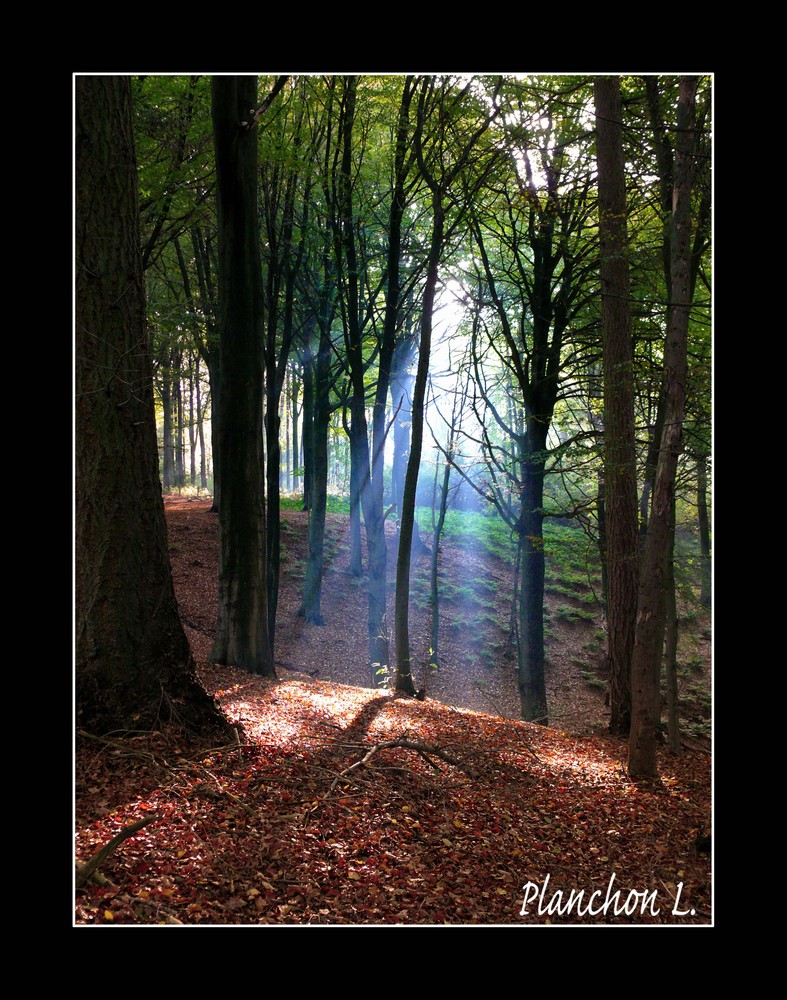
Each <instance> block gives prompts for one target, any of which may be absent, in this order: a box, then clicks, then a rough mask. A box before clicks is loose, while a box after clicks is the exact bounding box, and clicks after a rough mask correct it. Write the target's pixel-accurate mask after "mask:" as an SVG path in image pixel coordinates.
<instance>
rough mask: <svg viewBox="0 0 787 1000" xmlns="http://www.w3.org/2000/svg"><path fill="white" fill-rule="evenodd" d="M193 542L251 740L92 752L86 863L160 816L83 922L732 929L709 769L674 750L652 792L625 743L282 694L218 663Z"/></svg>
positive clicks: (467, 713)
mask: <svg viewBox="0 0 787 1000" xmlns="http://www.w3.org/2000/svg"><path fill="white" fill-rule="evenodd" d="M200 516H201V517H202V518H203V519H206V522H207V523H210V521H209V519H210V518H211V515H207V514H206V513H205V512H204V510H203V511H202V512H201V513H200ZM203 523H204V522H203ZM213 525H214V527H213V528H210V529H208V531H207V536H209V535H210V531H214V532H215V519H214V520H213ZM188 534H189V533H188V532H187V531H180V532H177V531H176V532H171V534H170V542H171V545H175V546H180V549H179V550H178V551H176V552H175V553H173V564H175V563H176V561H177V562H178V567H179V568H177V569H176V586H177V587H178V594H179V599H180V600H181V610H182V613H183V615H184V619H187V624H188V628H189V630H190V631H189V635H190V638H191V639H192V643H193V646H194V648H195V655H196V656H197V659H198V663H199V669H200V673H201V677H202V680H203V683H204V684H205V687H206V688H207V689H208V690H209V691H210V692H211V693H213V694H214V695H215V696H216V697H217V699H218V700H219V702H220V703H221V705H222V707H223V708H224V711H225V713H226V714H227V716H228V717H229V719H230V720H231V722H232V723H233V725H235V726H236V727H237V730H238V743H237V744H236V745H230V746H225V747H219V748H216V747H209V746H205V745H202V744H199V743H195V742H194V741H193V740H189V739H187V738H186V736H185V734H183V733H182V732H179V731H178V730H177V729H176V728H172V727H170V728H168V729H166V730H164V731H162V732H160V733H152V734H140V735H139V736H137V737H134V738H126V739H123V740H115V741H108V740H98V739H94V738H87V737H85V738H83V739H80V742H79V746H78V751H77V798H76V827H77V831H76V856H77V861H78V863H79V864H84V863H86V862H87V861H88V860H89V859H90V858H91V857H93V856H95V854H96V853H97V852H98V851H99V850H100V849H101V848H102V847H104V846H106V845H107V844H108V843H109V842H110V841H112V838H113V837H117V836H118V834H120V833H121V832H123V831H126V832H128V831H127V828H128V827H130V825H131V824H134V823H139V822H140V821H141V820H142V819H144V818H147V817H154V818H153V819H151V820H150V821H149V822H147V823H145V824H144V825H141V824H140V826H139V827H138V829H137V830H136V831H134V832H132V833H131V834H130V835H129V836H126V837H124V838H122V839H120V838H119V839H118V841H117V846H116V848H115V849H114V850H113V852H112V853H111V854H110V855H109V856H108V857H106V858H105V859H104V860H103V861H102V863H101V865H100V866H99V867H98V869H97V871H96V872H95V873H94V875H93V877H92V878H91V879H90V880H89V881H87V883H86V884H85V885H84V886H82V887H81V888H80V889H78V890H77V894H76V917H75V921H76V923H77V924H108V923H109V924H116V925H122V924H176V923H181V924H201V925H202V924H298V925H302V924H318V925H319V924H325V925H365V924H423V925H432V924H474V925H488V924H495V925H500V924H513V925H516V924H631V923H637V924H709V923H711V919H712V918H711V861H710V856H709V855H708V854H706V853H700V852H698V850H697V845H696V841H697V835H698V834H700V833H705V832H707V830H708V829H709V824H710V808H711V791H710V786H711V776H710V757H709V756H708V755H707V754H705V753H702V752H699V751H696V750H689V751H687V752H685V753H683V754H682V755H681V756H680V757H673V756H671V755H669V754H667V753H666V752H665V753H663V754H662V755H661V756H660V761H659V764H660V773H661V776H662V781H661V782H660V783H647V784H642V783H640V784H635V783H633V782H632V781H631V780H630V779H629V778H628V777H627V774H626V769H625V761H626V745H625V743H624V742H622V741H620V740H615V739H612V738H610V737H607V736H602V735H584V736H582V737H577V736H574V735H569V734H568V733H565V732H560V731H558V730H556V729H552V728H545V727H541V726H535V725H531V724H528V723H523V722H518V721H515V720H512V719H504V718H500V717H495V716H492V715H487V714H482V713H481V712H478V711H475V710H472V709H470V708H464V707H457V706H456V705H450V704H440V703H438V702H437V701H435V700H434V699H433V698H432V697H429V698H427V700H426V701H423V702H422V701H417V700H415V699H409V698H401V697H395V696H393V695H391V694H389V693H387V692H383V691H380V690H377V691H375V690H372V689H370V688H362V687H358V686H345V685H343V684H337V683H335V682H334V681H333V680H330V681H329V680H323V679H322V676H323V671H324V670H326V665H325V661H322V665H321V666H316V667H314V669H320V671H321V673H320V675H319V676H317V677H311V676H309V675H308V673H307V674H299V673H296V672H294V671H291V670H280V679H278V680H275V681H271V680H264V679H262V678H258V677H254V676H251V675H249V674H245V673H243V672H240V671H236V670H231V669H226V668H218V667H216V666H214V665H211V664H209V663H208V662H207V660H206V655H207V654H206V652H205V644H207V643H208V642H209V632H210V630H212V627H213V624H214V621H213V620H212V618H211V615H212V614H213V610H212V608H215V595H214V594H213V584H212V582H211V581H210V574H211V572H213V571H212V569H211V567H210V565H206V564H209V563H210V562H211V560H212V559H214V558H215V555H212V554H211V550H210V549H209V547H208V548H205V550H204V551H203V549H202V548H201V545H203V544H207V543H206V540H205V537H203V534H204V533H203V532H202V531H201V529H200V532H199V533H198V532H196V531H195V532H194V533H193V534H194V537H193V538H191V539H189V538H188ZM199 539H202V541H201V542H200V541H199ZM189 573H190V582H189V588H185V587H184V575H185V576H188V575H189ZM178 575H180V584H179V583H178ZM203 581H204V582H203ZM213 581H214V582H215V576H214V577H213ZM202 587H204V601H205V609H204V610H200V606H199V601H198V597H197V595H198V594H199V593H200V588H202ZM187 589H188V597H187V602H188V606H187V607H184V595H185V594H186V590H187ZM359 589H360V588H359ZM286 600H287V598H285V606H286ZM211 602H213V604H212V605H211ZM282 620H285V619H282ZM361 621H363V618H361ZM280 628H281V635H282V640H284V635H285V634H286V628H285V627H284V626H280ZM314 633H322V634H323V635H327V634H328V633H325V632H324V630H322V629H317V628H314ZM337 637H339V638H341V637H342V636H341V634H339V635H338V636H337ZM344 638H345V639H346V641H347V645H348V649H347V661H348V662H350V661H354V660H360V664H361V666H360V668H359V669H361V670H363V669H364V652H365V651H364V648H363V646H362V645H361V644H359V643H358V642H356V641H355V640H354V639H353V636H352V635H351V634H347V633H346V632H345V633H344ZM325 648H326V649H327V650H328V651H329V652H328V656H329V657H331V656H333V655H334V654H333V653H332V652H330V650H332V649H333V647H332V645H331V643H330V642H328V641H326V642H325ZM318 650H319V640H318V639H316V640H315V646H314V651H315V652H314V655H315V656H318ZM277 658H278V656H277ZM313 662H316V663H319V662H320V661H319V660H315V661H313ZM293 665H295V664H293ZM303 665H304V666H306V667H307V668H308V666H309V662H308V660H307V662H306V663H304V664H303ZM355 683H356V684H363V683H365V679H359V680H356V681H355ZM594 693H595V692H594ZM430 694H431V692H430Z"/></svg>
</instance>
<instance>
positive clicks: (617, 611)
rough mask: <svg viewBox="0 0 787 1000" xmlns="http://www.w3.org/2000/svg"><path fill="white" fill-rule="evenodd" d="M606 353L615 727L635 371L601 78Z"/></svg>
mask: <svg viewBox="0 0 787 1000" xmlns="http://www.w3.org/2000/svg"><path fill="white" fill-rule="evenodd" d="M594 91H595V102H596V135H597V142H598V187H599V230H600V237H601V323H602V340H603V354H604V489H605V494H604V514H605V519H606V570H607V572H606V586H607V624H608V656H609V692H610V708H611V716H610V723H609V728H610V732H612V733H617V734H621V735H627V734H628V732H629V728H630V726H631V681H630V670H631V654H632V651H633V649H634V631H635V623H636V609H637V561H638V545H637V479H636V447H635V440H634V376H633V363H634V356H633V348H632V342H631V307H630V290H629V266H628V235H627V227H626V181H625V170H624V160H623V138H622V126H621V102H620V81H619V80H618V78H617V77H598V78H597V79H596V80H595V82H594Z"/></svg>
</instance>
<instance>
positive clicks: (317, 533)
mask: <svg viewBox="0 0 787 1000" xmlns="http://www.w3.org/2000/svg"><path fill="white" fill-rule="evenodd" d="M306 368H308V369H309V371H310V372H311V376H310V378H309V380H308V382H309V383H311V384H312V385H313V389H310V390H309V391H311V392H313V396H314V399H313V400H312V401H311V402H310V403H309V407H308V409H309V410H310V411H311V413H312V414H313V419H312V420H310V421H308V422H307V421H306V420H304V440H305V439H306V431H307V428H308V440H309V442H310V445H309V448H308V450H307V452H306V455H305V458H309V459H310V460H311V468H308V467H307V468H305V470H304V471H307V469H308V481H309V482H310V483H311V487H310V491H309V493H310V506H309V511H310V513H309V558H308V561H307V563H306V575H305V580H304V594H303V603H302V604H301V608H300V611H299V614H301V615H303V616H304V617H305V618H306V620H307V621H308V622H311V623H312V624H314V625H322V624H324V622H323V618H322V612H321V608H320V602H321V599H322V581H323V568H324V546H325V514H326V509H327V504H328V430H329V427H330V422H331V411H330V403H329V388H330V371H331V341H330V332H329V330H328V329H327V328H326V327H325V326H323V327H322V328H321V333H320V346H319V349H318V352H317V357H316V358H314V359H313V362H312V363H311V364H309V365H307V366H305V367H304V371H306ZM307 388H308V385H307ZM306 403H307V399H306V398H305V397H304V411H306V409H307V406H306Z"/></svg>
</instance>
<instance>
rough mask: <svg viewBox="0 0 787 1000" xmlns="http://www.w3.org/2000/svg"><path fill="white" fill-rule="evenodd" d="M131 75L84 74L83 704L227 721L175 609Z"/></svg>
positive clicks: (79, 134) (104, 726)
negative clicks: (204, 682)
mask: <svg viewBox="0 0 787 1000" xmlns="http://www.w3.org/2000/svg"><path fill="white" fill-rule="evenodd" d="M131 121H132V119H131V94H130V88H129V80H128V78H125V77H117V76H84V77H77V79H76V255H77V259H76V290H75V291H76V357H77V363H76V393H77V398H76V512H75V514H76V549H75V557H76V573H75V583H76V710H77V716H78V719H79V725H80V727H81V728H84V729H88V730H93V731H97V732H99V733H105V732H107V731H110V730H115V729H121V730H129V729H147V728H152V727H154V726H156V725H157V724H158V723H160V722H164V721H167V720H170V719H175V718H176V719H179V720H181V721H183V722H185V723H187V724H188V725H189V726H194V727H197V728H199V729H201V730H207V729H215V730H217V731H221V732H226V731H227V724H226V720H225V719H224V718H223V716H222V715H221V714H220V712H219V711H218V710H217V708H216V706H215V705H214V703H213V701H212V699H210V698H209V697H208V695H207V694H206V692H205V691H204V689H203V688H202V687H201V686H200V684H199V683H198V681H197V679H196V675H195V669H194V661H193V659H192V656H191V652H190V650H189V645H188V640H187V639H186V636H185V633H184V631H183V628H182V626H181V624H180V620H179V617H178V606H177V600H176V598H175V592H174V587H173V584H172V572H171V568H170V564H169V556H168V552H167V534H166V523H165V519H164V507H163V503H162V499H161V483H160V481H159V472H158V458H157V449H156V428H155V416H154V406H153V384H152V377H151V367H150V358H149V353H148V348H147V331H146V316H145V286H144V277H143V270H142V257H141V252H140V241H139V217H138V207H137V206H138V203H137V181H136V163H135V153H134V140H133V131H132V124H131Z"/></svg>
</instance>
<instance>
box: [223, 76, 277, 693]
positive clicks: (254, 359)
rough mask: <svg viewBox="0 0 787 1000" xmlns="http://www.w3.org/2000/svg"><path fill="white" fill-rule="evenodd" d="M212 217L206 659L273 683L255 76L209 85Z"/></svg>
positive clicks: (227, 78)
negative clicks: (212, 582)
mask: <svg viewBox="0 0 787 1000" xmlns="http://www.w3.org/2000/svg"><path fill="white" fill-rule="evenodd" d="M211 95H212V117H213V134H214V144H215V150H216V173H217V205H218V220H219V330H220V334H221V373H222V380H223V385H224V386H226V388H227V391H226V392H222V394H221V398H220V400H219V403H220V420H219V434H220V439H219V452H220V455H221V462H220V467H219V474H220V484H221V508H220V511H219V517H220V524H221V543H220V549H219V613H218V620H217V625H216V642H215V645H214V647H213V652H212V654H211V656H212V659H213V660H215V661H216V662H218V663H224V664H228V665H232V666H237V667H240V668H241V669H244V670H248V671H250V672H251V673H258V674H265V675H268V676H275V670H274V667H273V657H272V653H271V647H270V642H269V638H268V600H267V594H268V588H267V579H266V570H267V565H266V526H265V501H264V495H263V483H264V467H265V466H264V455H263V427H262V411H263V405H262V404H263V344H262V334H263V331H262V301H263V300H262V276H261V270H260V256H259V234H258V227H257V130H256V125H255V124H254V118H253V115H254V109H255V107H256V103H257V78H256V77H254V76H239V77H235V76H215V77H213V78H212V80H211Z"/></svg>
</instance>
